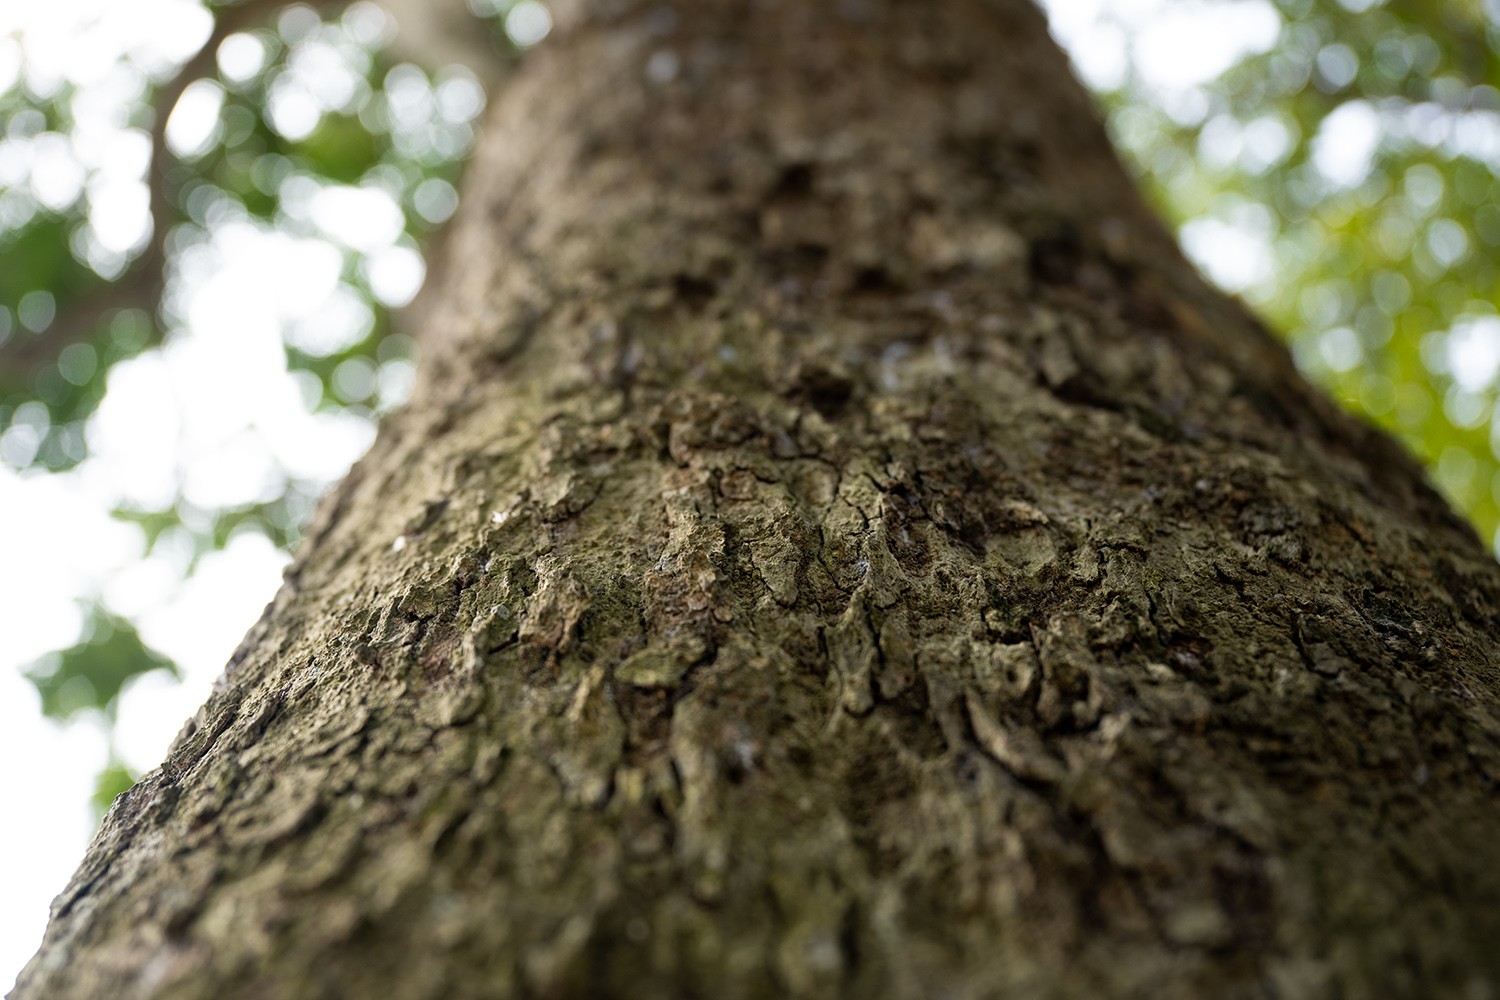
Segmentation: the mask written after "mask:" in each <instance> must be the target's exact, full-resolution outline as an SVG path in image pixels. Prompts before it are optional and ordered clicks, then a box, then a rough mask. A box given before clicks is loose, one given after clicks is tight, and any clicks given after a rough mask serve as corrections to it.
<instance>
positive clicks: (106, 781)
mask: <svg viewBox="0 0 1500 1000" xmlns="http://www.w3.org/2000/svg"><path fill="white" fill-rule="evenodd" d="M139 777H140V776H139V775H137V774H136V773H135V772H134V771H132V770H131V769H130V768H128V767H126V766H125V765H124V764H123V763H122V762H120V761H118V760H111V761H110V762H109V764H108V766H106V767H105V768H104V770H102V771H100V772H99V775H98V777H96V778H95V779H94V796H93V799H92V800H91V801H92V803H93V806H94V814H95V816H96V817H101V818H102V817H103V816H104V814H105V813H106V812H107V811H108V810H109V807H110V805H111V804H113V803H114V801H115V799H116V798H118V797H119V796H120V795H122V794H124V793H125V792H127V791H129V790H130V786H132V785H134V784H135V783H136V780H137V779H138V778H139Z"/></svg>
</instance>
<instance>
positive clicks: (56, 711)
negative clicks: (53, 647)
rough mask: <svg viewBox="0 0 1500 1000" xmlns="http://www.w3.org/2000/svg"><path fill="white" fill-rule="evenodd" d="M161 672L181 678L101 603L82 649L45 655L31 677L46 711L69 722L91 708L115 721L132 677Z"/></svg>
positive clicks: (93, 613)
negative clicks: (102, 606)
mask: <svg viewBox="0 0 1500 1000" xmlns="http://www.w3.org/2000/svg"><path fill="white" fill-rule="evenodd" d="M156 670H165V671H167V672H168V673H170V674H171V675H172V676H174V677H177V676H180V673H179V671H178V668H177V665H176V664H175V663H173V662H172V661H171V660H170V659H168V658H167V657H165V656H163V655H162V654H161V653H158V652H157V651H156V650H154V649H152V648H151V647H149V646H147V645H146V644H145V642H143V641H142V640H141V637H140V633H138V632H137V631H136V630H135V626H134V625H132V624H131V623H130V622H128V621H126V620H125V619H123V618H119V617H117V616H115V615H112V614H110V613H109V612H107V611H105V610H104V609H103V608H101V607H99V606H98V605H97V604H96V605H94V606H93V607H91V608H90V609H89V615H88V618H87V619H86V621H85V623H84V629H83V638H82V639H81V640H80V641H79V642H78V643H77V644H76V645H74V646H72V647H70V648H68V649H65V650H62V651H60V652H56V653H52V654H49V655H48V656H45V657H43V658H42V659H41V660H39V661H37V663H35V664H34V665H32V666H31V667H30V668H29V669H28V670H26V672H25V673H26V679H27V680H29V681H31V683H32V684H33V685H35V687H36V689H37V692H38V693H39V694H40V695H41V696H42V713H43V714H44V715H46V716H47V717H48V718H52V719H58V720H63V721H66V720H68V719H71V718H73V717H74V716H76V715H78V714H79V713H80V712H83V711H85V710H87V709H97V710H98V711H100V712H103V713H104V714H105V716H106V717H107V718H112V717H113V715H114V710H115V707H116V703H117V702H118V700H119V697H120V692H121V691H122V690H123V689H124V687H125V685H126V684H127V683H128V682H129V681H130V680H131V678H134V677H140V676H142V675H143V674H149V673H151V672H153V671H156Z"/></svg>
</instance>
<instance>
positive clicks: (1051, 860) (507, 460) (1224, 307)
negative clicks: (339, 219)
mask: <svg viewBox="0 0 1500 1000" xmlns="http://www.w3.org/2000/svg"><path fill="white" fill-rule="evenodd" d="M555 10H556V16H557V22H558V30H557V32H556V37H555V38H553V39H551V40H550V41H549V43H548V44H547V45H546V46H543V47H542V49H540V50H539V51H537V52H536V53H535V54H534V56H533V57H531V58H530V59H529V60H528V61H527V63H526V65H525V66H524V68H523V69H522V71H521V72H520V73H519V75H518V76H517V78H516V79H515V80H514V81H513V82H512V83H511V84H510V85H509V87H508V88H507V90H506V92H505V93H504V94H503V95H502V97H501V99H500V100H499V101H498V103H497V106H496V107H495V108H494V111H493V118H492V120H491V121H490V123H489V129H488V132H487V135H486V137H485V138H484V140H483V143H482V146H481V148H480V151H479V153H478V155H477V158H476V160H475V162H474V163H473V164H472V166H471V167H470V177H469V181H468V184H467V193H466V197H465V201H464V203H463V207H462V209H461V213H462V214H461V219H460V221H459V222H458V224H457V229H456V232H455V233H454V235H453V241H454V242H453V243H452V245H451V247H450V252H449V254H448V259H449V261H450V264H449V267H448V269H447V271H446V273H445V275H444V282H443V284H442V285H441V287H440V289H439V291H438V293H437V294H436V296H435V301H436V303H437V306H436V312H435V313H434V315H433V316H432V318H431V320H430V322H429V328H428V329H426V330H425V331H424V334H423V335H424V337H425V341H424V343H425V351H426V353H425V359H424V365H425V368H424V372H423V376H422V378H421V380H420V383H419V387H418V389H417V392H416V394H415V396H414V399H413V401H412V403H411V405H410V406H409V407H408V408H407V409H406V410H405V411H404V412H402V413H401V414H400V415H398V416H396V417H394V418H393V419H391V420H390V421H389V422H388V423H387V424H386V426H385V427H384V428H383V429H382V431H381V434H380V437H379V440H378V441H377V443H376V444H375V446H374V448H373V449H372V451H371V453H370V454H369V455H368V456H367V457H366V458H365V459H364V460H363V461H362V462H360V464H359V465H358V466H357V467H356V469H355V470H354V472H353V473H352V474H351V475H350V476H349V478H348V479H347V481H346V482H344V483H343V484H342V485H341V486H340V487H339V488H338V489H337V490H336V491H335V492H334V493H333V494H332V495H331V496H330V497H329V498H328V499H327V501H326V502H325V503H324V505H323V507H322V508H321V510H320V512H319V514H318V515H317V517H316V519H315V522H314V524H313V526H312V528H311V529H310V530H309V531H308V537H307V540H306V542H305V544H304V545H303V547H302V549H301V551H300V553H299V555H298V556H297V558H296V560H295V562H294V563H293V565H292V567H291V568H290V570H289V571H288V574H287V579H286V583H285V586H284V587H283V588H282V590H281V592H280V593H279V594H278V595H277V597H276V599H275V601H274V602H273V603H272V605H271V606H270V607H269V608H268V609H267V612H266V614H265V616H264V618H263V619H262V620H261V621H260V623H259V624H257V625H256V626H255V627H254V628H253V629H252V630H251V632H250V634H249V636H248V637H247V638H246V640H245V642H244V644H243V646H242V647H241V648H240V650H239V651H238V652H237V653H236V655H235V656H234V658H233V660H232V661H231V663H230V664H229V667H228V669H227V671H226V673H225V675H224V677H223V680H222V682H221V684H220V686H219V688H218V690H217V691H216V693H215V694H214V695H213V697H212V698H211V699H210V701H209V702H208V704H207V705H205V706H204V708H203V709H202V710H201V712H200V713H199V714H198V716H197V717H196V718H195V720H194V721H193V722H191V723H190V724H189V725H188V727H187V728H186V729H185V730H184V732H183V734H182V735H181V736H180V737H179V739H178V741H177V743H176V745H175V746H174V748H173V750H172V752H171V754H170V756H169V757H168V759H167V761H166V762H165V763H164V764H163V765H162V767H161V768H160V769H158V770H156V771H154V772H152V773H151V774H150V775H148V776H146V777H145V778H144V779H142V781H141V782H140V783H139V784H138V785H137V786H136V787H135V788H134V789H132V790H131V791H130V792H128V793H126V794H125V795H123V796H121V797H120V799H119V800H118V801H117V802H116V803H115V805H114V807H113V808H112V809H111V811H110V813H109V815H108V816H107V818H106V819H105V822H104V826H103V828H102V830H101V831H100V833H99V835H98V837H97V838H96V840H95V841H94V844H93V845H92V846H91V848H90V849H89V852H88V854H87V856H86V858H85V859H84V862H83V865H82V867H81V869H80V870H79V872H78V874H77V876H76V877H75V878H74V880H73V882H72V884H71V885H69V887H68V888H67V890H66V891H65V892H64V893H63V894H62V895H61V896H60V897H59V898H58V900H57V902H56V904H55V905H54V909H53V917H52V923H51V926H50V928H49V930H48V932H47V937H46V940H45V943H44V944H43V947H42V950H41V952H40V953H39V954H38V955H37V957H36V958H35V959H34V960H33V961H32V963H31V964H30V965H29V966H28V967H27V969H26V970H25V972H24V973H23V974H22V976H21V979H20V981H19V985H18V986H17V988H16V991H15V992H14V993H13V994H12V996H13V997H15V998H17V1000H43V998H48V1000H53V998H70V997H102V996H109V997H136V996H140V997H162V998H214V1000H230V998H246V1000H249V998H282V997H291V998H303V997H307V998H314V997H346V998H347V997H401V998H407V1000H415V998H425V997H434V998H437V997H445V998H446V997H476V998H478V997H511V996H516V997H521V996H526V997H533V996H535V997H562V996H600V997H609V996H632V997H715V998H720V997H729V998H734V997H760V996H809V997H829V996H848V997H876V996H878V997H961V998H971V997H972V998H985V997H1025V998H1039V997H1041V998H1045V997H1134V996H1142V997H1145V996H1149V997H1168V998H1170V997H1208V996H1213V997H1246V998H1249V997H1256V998H1260V997H1265V998H1273V997H1274V998H1289V1000H1296V998H1313V997H1343V998H1363V997H1369V998H1375V997H1381V998H1386V997H1414V998H1415V997H1466V998H1467V997H1475V998H1477V997H1485V996H1492V995H1495V993H1496V991H1497V990H1500V948H1497V947H1496V946H1495V942H1496V941H1500V836H1497V834H1500V796H1497V784H1500V721H1497V720H1500V671H1497V664H1500V641H1497V635H1500V632H1497V628H1496V626H1497V608H1500V567H1497V566H1496V564H1495V563H1494V562H1493V561H1492V560H1491V559H1490V558H1489V556H1488V555H1487V553H1486V552H1485V551H1484V549H1483V547H1482V546H1481V545H1480V544H1479V542H1478V541H1477V540H1476V539H1475V537H1474V536H1473V534H1472V533H1471V531H1470V530H1469V529H1468V528H1466V527H1465V526H1464V525H1463V524H1462V523H1461V522H1460V521H1459V519H1458V518H1456V517H1455V516H1454V515H1453V514H1452V513H1451V512H1450V511H1449V510H1448V509H1447V507H1446V506H1445V505H1444V504H1443V503H1442V502H1441V500H1439V499H1438V497H1437V496H1436V495H1435V494H1434V493H1433V492H1432V491H1431V490H1430V489H1429V488H1428V487H1427V486H1426V485H1425V484H1424V481H1423V478H1422V475H1421V473H1420V471H1419V469H1418V468H1417V467H1416V465H1415V464H1414V463H1413V462H1411V461H1410V460H1409V459H1408V458H1407V457H1405V456H1404V455H1403V454H1402V453H1401V452H1400V451H1399V449H1398V448H1396V446H1395V445H1393V444H1392V443H1391V442H1390V441H1389V440H1388V439H1386V438H1385V437H1383V436H1381V435H1379V434H1378V433H1376V432H1374V431H1373V430H1370V429H1368V428H1366V427H1364V426H1363V425H1360V424H1358V423H1357V422H1355V421H1353V420H1351V419H1350V418H1348V417H1346V416H1344V415H1342V414H1341V413H1339V412H1337V411H1336V410H1335V408H1334V407H1333V406H1332V405H1331V404H1330V403H1328V402H1327V401H1326V400H1325V399H1324V398H1323V397H1321V396H1320V395H1318V394H1317V393H1315V392H1314V391H1312V390H1311V389H1310V388H1309V387H1308V386H1307V385H1306V384H1305V383H1304V382H1303V380H1302V379H1301V378H1300V377H1299V376H1298V375H1297V374H1296V373H1295V372H1294V371H1293V369H1292V367H1291V364H1290V362H1289V360H1288V358H1287V355H1286V353H1285V351H1284V350H1283V349H1282V348H1281V347H1280V346H1278V345H1277V344H1276V342H1275V341H1274V340H1273V339H1272V338H1271V337H1270V336H1269V335H1268V334H1267V333H1266V332H1265V331H1264V330H1263V329H1262V328H1261V327H1260V326H1259V325H1258V324H1257V323H1256V321H1255V320H1254V319H1253V318H1251V317H1250V316H1249V315H1247V314H1246V313H1245V312H1244V311H1243V310H1242V309H1241V308H1240V307H1239V306H1238V305H1237V304H1236V303H1235V302H1233V301H1231V300H1229V299H1227V298H1225V297H1223V296H1221V295H1219V294H1217V293H1215V292H1212V291H1211V290H1209V289H1208V288H1207V287H1206V286H1205V285H1204V283H1203V282H1202V281H1201V280H1200V279H1199V278H1198V277H1197V276H1196V275H1195V274H1194V273H1193V272H1192V270H1191V268H1190V267H1189V266H1188V265H1187V264H1186V263H1185V262H1184V260H1183V259H1182V257H1181V256H1180V255H1179V253H1178V252H1177V250H1176V249H1175V247H1174V246H1173V244H1172V241H1171V239H1170V237H1169V236H1168V235H1167V234H1166V232H1165V231H1164V229H1163V228H1162V227H1161V226H1160V224H1159V223H1157V222H1156V221H1155V220H1154V219H1153V218H1152V216H1151V214H1150V213H1149V212H1148V211H1147V210H1146V209H1145V208H1144V207H1143V205H1142V203H1141V201H1140V200H1139V198H1138V196H1137V194H1136V193H1135V191H1134V190H1133V188H1132V185H1131V183H1130V181H1129V180H1128V179H1127V177H1126V175H1125V173H1124V172H1123V171H1122V170H1121V168H1120V166H1119V164H1118V163H1117V161H1116V159H1115V157H1114V155H1113V153H1112V152H1111V150H1110V149H1109V147H1108V144H1107V142H1106V140H1105V138H1104V136H1103V132H1102V129H1101V128H1100V126H1099V124H1098V122H1097V120H1096V118H1095V116H1094V113H1093V111H1092V110H1091V108H1090V105H1089V102H1088V99H1087V98H1086V96H1085V95H1084V93H1083V92H1082V90H1081V89H1080V88H1079V87H1078V86H1077V85H1076V83H1074V82H1073V80H1072V79H1071V77H1070V76H1069V73H1068V70H1067V67H1066V65H1065V60H1064V58H1063V57H1062V56H1061V55H1060V54H1059V52H1058V51H1057V49H1056V48H1055V46H1054V45H1053V44H1052V43H1051V41H1050V40H1049V39H1048V37H1047V34H1046V28H1045V24H1044V22H1043V19H1042V17H1041V16H1040V14H1039V13H1038V12H1037V11H1036V10H1035V9H1033V8H1032V7H1031V6H1030V4H1029V3H1028V2H1024V0H940V2H927V3H914V2H901V0H840V2H833V0H826V2H821V0H820V2H814V0H799V2H791V0H701V2H696V3H691V4H689V3H682V4H680V5H677V6H671V5H667V4H661V3H654V2H653V3H645V4H641V3H635V2H631V0H573V2H572V3H570V4H568V3H560V4H557V5H556V8H555Z"/></svg>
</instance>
